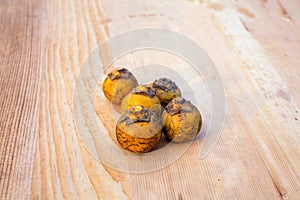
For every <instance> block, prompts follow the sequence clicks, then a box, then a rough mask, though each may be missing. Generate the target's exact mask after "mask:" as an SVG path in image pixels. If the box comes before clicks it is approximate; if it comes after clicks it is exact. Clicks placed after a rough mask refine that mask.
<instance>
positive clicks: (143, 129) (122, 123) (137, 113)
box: [103, 68, 202, 153]
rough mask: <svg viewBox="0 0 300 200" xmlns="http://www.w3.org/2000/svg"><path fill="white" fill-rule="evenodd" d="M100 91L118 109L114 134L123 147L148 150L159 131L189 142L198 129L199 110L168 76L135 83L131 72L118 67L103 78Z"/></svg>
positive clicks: (157, 140)
mask: <svg viewBox="0 0 300 200" xmlns="http://www.w3.org/2000/svg"><path fill="white" fill-rule="evenodd" d="M103 92H104V95H105V97H106V98H107V99H108V100H110V101H111V102H112V104H113V105H115V106H116V107H118V108H119V111H120V112H121V117H120V119H119V120H118V122H117V125H116V136H117V140H118V142H119V144H120V146H121V147H122V148H123V149H125V150H129V151H132V152H137V153H145V152H148V151H150V150H152V149H154V148H155V147H156V146H157V144H158V143H159V141H160V139H161V137H162V133H164V134H165V136H166V137H167V138H168V139H169V140H172V141H173V142H177V143H181V142H187V141H191V140H193V139H194V137H195V136H196V135H197V134H198V133H199V131H200V129H201V125H202V118H201V114H200V112H199V110H198V109H197V107H196V106H194V105H193V104H192V103H191V102H190V101H187V100H185V99H184V98H182V97H181V92H180V89H179V88H178V86H177V85H176V84H175V83H174V82H173V81H172V80H170V79H168V78H160V79H158V80H155V81H154V82H153V83H151V84H148V85H138V81H137V80H136V78H135V77H134V75H133V74H132V73H131V72H129V71H128V70H127V69H125V68H117V69H114V70H113V71H112V72H110V73H109V74H108V76H107V77H106V79H105V80H104V83H103Z"/></svg>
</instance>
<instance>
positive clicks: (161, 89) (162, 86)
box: [150, 78, 181, 106]
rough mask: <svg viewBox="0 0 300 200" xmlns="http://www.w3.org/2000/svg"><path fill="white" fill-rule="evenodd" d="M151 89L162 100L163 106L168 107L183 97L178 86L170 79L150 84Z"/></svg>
mask: <svg viewBox="0 0 300 200" xmlns="http://www.w3.org/2000/svg"><path fill="white" fill-rule="evenodd" d="M150 87H151V88H152V89H153V90H155V92H156V96H157V97H158V99H159V100H160V103H161V105H163V106H166V105H168V103H169V102H170V101H171V100H172V99H174V98H176V97H181V92H180V89H179V88H178V86H177V85H176V84H175V82H173V81H172V80H170V79H168V78H160V79H158V80H155V81H154V82H153V83H151V84H150Z"/></svg>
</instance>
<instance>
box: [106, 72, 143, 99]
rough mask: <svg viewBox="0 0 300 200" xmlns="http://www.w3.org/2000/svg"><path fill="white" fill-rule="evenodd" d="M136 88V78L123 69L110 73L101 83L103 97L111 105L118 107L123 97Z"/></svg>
mask: <svg viewBox="0 0 300 200" xmlns="http://www.w3.org/2000/svg"><path fill="white" fill-rule="evenodd" d="M136 86H138V82H137V80H136V78H135V77H134V76H133V75H132V74H131V73H130V72H129V71H128V70H127V69H125V68H117V69H115V70H113V71H112V72H110V73H109V74H108V76H107V77H106V79H105V80H104V82H103V92H104V95H105V97H106V98H107V99H108V100H109V101H111V102H112V103H113V104H116V105H120V104H121V103H122V100H123V99H124V97H125V96H126V95H127V94H128V93H130V91H131V90H132V89H133V88H135V87H136Z"/></svg>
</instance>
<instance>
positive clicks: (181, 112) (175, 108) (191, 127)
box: [162, 97, 202, 143]
mask: <svg viewBox="0 0 300 200" xmlns="http://www.w3.org/2000/svg"><path fill="white" fill-rule="evenodd" d="M162 119H163V124H164V127H163V132H164V134H165V135H166V137H167V138H168V139H169V140H172V141H173V142H176V143H182V142H188V141H191V140H193V139H194V138H195V137H196V136H197V134H198V133H199V131H200V129H201V126H202V117H201V114H200V112H199V110H198V109H197V107H196V106H194V105H193V104H192V103H191V102H190V101H186V100H185V99H184V98H182V97H177V98H175V99H173V100H172V101H171V102H170V103H169V104H168V105H167V106H166V109H165V110H164V112H163V114H162Z"/></svg>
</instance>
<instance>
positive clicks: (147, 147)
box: [116, 106, 162, 153]
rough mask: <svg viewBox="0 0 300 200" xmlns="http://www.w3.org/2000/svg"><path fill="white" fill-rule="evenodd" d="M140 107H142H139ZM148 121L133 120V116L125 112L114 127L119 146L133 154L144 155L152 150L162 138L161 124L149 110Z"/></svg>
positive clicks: (129, 112)
mask: <svg viewBox="0 0 300 200" xmlns="http://www.w3.org/2000/svg"><path fill="white" fill-rule="evenodd" d="M139 107H142V106H139ZM142 109H143V110H146V111H147V112H149V113H150V114H149V119H148V120H134V118H135V116H136V115H135V114H134V113H132V112H131V111H127V112H126V113H125V114H123V115H122V116H121V117H120V119H119V121H118V123H117V125H116V136H117V140H118V142H119V144H120V146H121V147H122V148H123V149H125V150H128V151H131V152H135V153H146V152H149V151H151V150H152V149H154V148H155V147H156V146H157V144H158V143H159V141H160V139H161V136H162V122H161V119H160V118H158V117H157V116H156V115H155V114H154V113H152V112H151V111H150V110H148V109H145V108H143V107H142Z"/></svg>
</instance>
